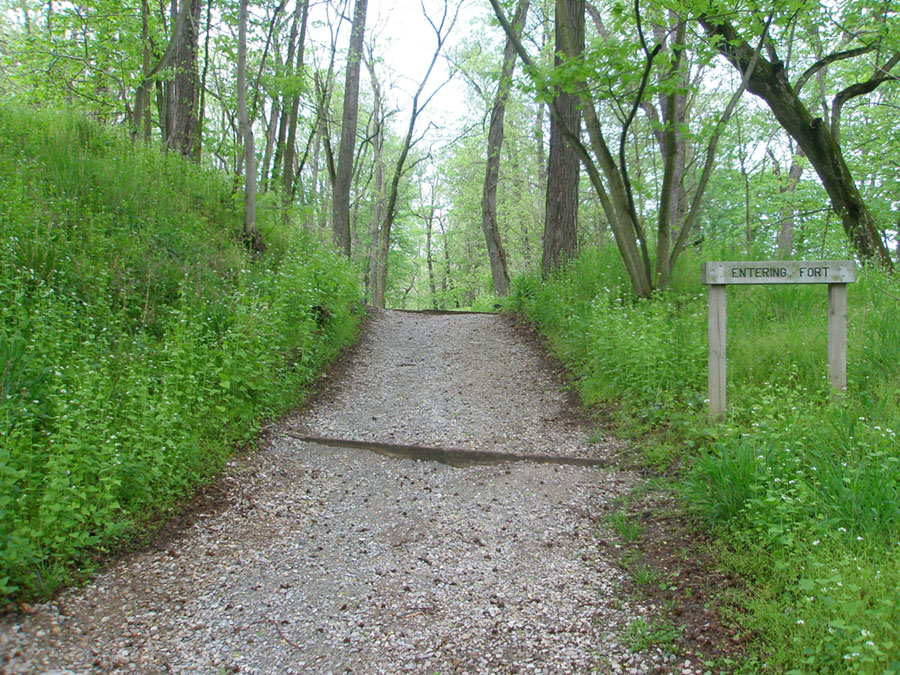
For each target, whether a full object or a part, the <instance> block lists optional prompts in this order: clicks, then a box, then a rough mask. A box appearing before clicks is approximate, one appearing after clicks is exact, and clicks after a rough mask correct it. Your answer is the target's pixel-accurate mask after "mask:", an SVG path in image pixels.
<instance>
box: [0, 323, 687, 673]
mask: <svg viewBox="0 0 900 675" xmlns="http://www.w3.org/2000/svg"><path fill="white" fill-rule="evenodd" d="M337 373H338V374H337V375H334V376H332V379H333V380H334V381H333V382H331V383H330V384H329V385H328V387H327V388H326V389H325V391H324V392H323V393H322V395H320V396H319V397H318V398H317V399H316V400H315V401H314V402H313V403H312V404H311V405H310V406H308V407H307V408H306V409H304V410H301V411H298V412H296V413H294V414H292V415H289V416H288V417H286V418H285V419H283V420H282V421H280V422H279V423H278V424H275V425H273V427H272V428H271V429H270V430H269V432H268V434H267V436H266V441H265V442H264V443H263V445H262V447H261V448H260V449H259V450H258V451H256V452H254V453H253V454H252V455H251V456H249V457H247V458H244V459H241V460H239V461H234V462H232V463H231V464H230V465H229V467H228V470H227V474H226V477H225V478H224V480H223V481H222V483H221V484H222V486H223V487H224V489H225V491H226V493H227V501H228V506H227V507H226V508H223V509H220V510H218V511H214V512H210V513H205V514H204V513H200V514H198V517H197V518H196V520H195V522H194V523H193V524H192V525H191V526H190V527H188V528H186V529H185V530H184V531H183V532H182V533H181V535H180V536H177V537H175V538H174V539H171V540H169V541H167V542H166V543H165V544H164V545H159V546H156V547H153V548H151V549H149V550H144V551H141V552H139V553H135V554H132V555H130V556H129V557H127V558H125V559H122V560H120V561H119V562H117V563H116V564H114V565H113V566H111V567H110V568H109V569H108V570H106V571H105V572H103V573H102V574H100V575H99V576H98V577H97V578H96V579H95V580H94V581H92V582H91V583H89V584H88V585H86V586H84V587H82V588H78V589H72V590H70V591H67V592H66V593H64V594H62V595H61V596H59V597H58V598H57V599H55V600H53V601H51V602H48V603H45V604H42V605H38V606H36V607H34V608H33V610H32V611H33V613H31V614H18V615H15V616H8V617H5V618H3V619H2V620H0V672H3V673H32V672H44V673H88V672H140V673H162V672H175V673H236V672H241V673H373V674H374V673H589V672H601V673H609V672H615V673H619V672H623V673H625V672H628V673H645V672H678V673H690V672H694V666H693V665H692V664H691V663H690V662H684V661H682V660H680V659H676V658H675V657H674V656H673V655H670V654H667V653H665V652H664V651H662V650H660V649H658V648H654V647H651V648H646V649H644V650H643V651H633V649H632V647H637V646H638V645H636V644H635V640H634V639H629V637H628V636H629V634H631V635H632V636H633V634H634V631H633V630H632V631H630V630H629V627H633V626H634V625H646V624H636V623H635V622H638V621H639V620H640V621H645V622H648V623H649V622H650V621H651V620H652V608H650V607H647V606H644V605H643V604H642V603H641V602H640V601H639V600H636V599H634V598H633V597H629V595H628V594H627V593H625V591H624V589H625V588H626V586H627V579H626V578H625V575H624V573H623V572H622V571H621V566H620V565H619V564H618V562H617V560H618V554H617V551H616V548H617V547H616V545H615V544H614V543H611V541H612V540H613V539H612V537H610V536H609V534H608V533H607V532H606V530H605V526H604V524H603V521H604V514H605V513H606V512H607V511H608V510H609V509H610V508H611V502H613V501H614V500H615V499H617V498H619V497H621V496H623V495H625V494H627V492H628V490H629V489H630V487H631V485H632V484H633V482H634V477H633V476H632V475H631V474H629V473H627V472H624V471H615V470H609V469H598V468H593V467H583V466H564V465H553V464H535V463H531V462H509V463H503V464H499V465H491V466H469V467H466V468H454V467H451V466H447V465H444V464H440V463H436V462H429V461H411V460H397V459H390V458H386V457H383V456H381V455H378V454H375V453H371V452H368V451H366V450H359V449H343V448H334V447H326V446H323V445H317V444H312V443H306V442H302V441H299V440H297V438H296V435H298V434H299V433H302V434H309V435H318V436H327V437H333V438H344V439H349V440H358V441H379V442H388V443H391V442H397V443H407V444H414V445H426V446H442V447H458V448H466V449H470V450H490V451H492V452H496V451H507V452H515V453H532V454H542V455H553V456H558V457H590V458H598V459H604V458H605V459H610V458H611V456H612V453H613V452H614V451H616V450H620V448H619V447H618V446H617V445H616V444H615V443H614V442H613V441H611V440H609V439H600V440H597V439H591V438H590V428H589V427H588V426H586V425H585V424H584V422H583V420H581V419H580V418H579V415H578V413H577V410H576V409H574V408H573V407H572V404H571V402H570V400H569V398H568V396H567V394H566V392H565V391H563V390H562V389H561V387H560V382H559V380H558V378H557V376H556V374H555V372H554V370H553V368H552V367H550V366H549V365H548V364H547V363H546V362H545V360H544V357H543V356H542V354H541V353H540V350H539V349H537V348H536V347H535V346H534V343H533V341H530V340H527V339H524V338H522V337H521V335H520V332H519V331H517V330H516V329H515V327H514V326H513V325H512V324H511V323H510V322H509V321H508V320H507V319H505V318H503V317H498V316H487V315H458V316H444V315H422V314H409V313H401V312H382V313H378V314H376V315H375V316H374V318H373V319H372V320H371V321H370V322H369V325H368V328H367V330H366V332H365V334H364V336H363V339H362V340H361V342H360V344H359V345H358V346H357V348H356V349H355V350H354V352H353V353H352V354H351V355H350V356H349V357H348V358H347V360H346V362H345V363H344V365H343V366H342V367H341V368H340V369H338V371H337Z"/></svg>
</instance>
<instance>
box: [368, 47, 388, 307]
mask: <svg viewBox="0 0 900 675" xmlns="http://www.w3.org/2000/svg"><path fill="white" fill-rule="evenodd" d="M366 67H367V68H368V70H369V78H370V79H371V81H372V100H373V106H374V109H373V119H374V121H375V133H374V135H373V136H372V151H373V154H374V162H375V204H374V207H373V210H372V246H371V249H370V251H369V290H370V291H371V294H370V295H371V298H372V304H373V305H374V306H376V307H377V306H378V305H377V303H376V301H377V299H378V297H379V294H378V293H376V290H375V285H376V279H377V277H378V252H379V245H378V241H379V237H380V236H381V219H382V217H383V216H384V123H385V117H384V108H383V104H382V96H381V83H380V82H379V80H378V75H377V73H376V72H375V59H374V57H373V56H372V54H371V53H370V54H369V58H367V59H366ZM380 295H381V297H383V296H384V291H383V290H382V291H381V293H380Z"/></svg>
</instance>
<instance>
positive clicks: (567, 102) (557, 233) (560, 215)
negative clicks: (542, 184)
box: [508, 0, 585, 274]
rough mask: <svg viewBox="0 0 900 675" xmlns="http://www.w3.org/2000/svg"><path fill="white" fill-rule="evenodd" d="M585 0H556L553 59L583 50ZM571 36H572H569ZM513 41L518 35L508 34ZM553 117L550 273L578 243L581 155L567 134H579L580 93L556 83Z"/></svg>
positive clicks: (546, 259) (546, 266) (547, 232)
mask: <svg viewBox="0 0 900 675" xmlns="http://www.w3.org/2000/svg"><path fill="white" fill-rule="evenodd" d="M584 13H585V4H584V0H556V49H555V57H554V62H555V64H556V65H557V66H561V65H562V64H563V63H564V60H565V59H566V58H572V57H577V56H579V55H580V54H581V53H582V52H583V51H584ZM566 36H568V38H569V39H566ZM508 40H509V42H510V43H511V44H515V42H514V41H515V38H513V37H508ZM553 107H554V109H555V111H556V114H555V115H553V116H552V118H551V120H550V155H549V166H548V169H547V199H546V213H545V216H544V255H543V258H542V260H541V270H542V271H543V273H544V274H549V273H550V272H551V271H553V270H554V269H555V268H557V267H558V266H559V265H560V264H561V263H563V262H565V261H566V259H568V258H571V257H574V255H575V252H576V249H577V246H578V235H577V232H576V221H577V219H578V175H579V158H578V154H577V151H576V149H575V148H574V147H573V146H572V144H571V143H570V142H569V140H568V139H567V137H566V134H567V132H568V134H569V135H573V134H574V135H578V134H579V133H580V131H579V130H580V128H581V111H580V102H579V97H578V96H577V95H576V94H574V93H572V92H567V91H565V90H563V88H562V87H557V88H556V90H555V92H554V98H553Z"/></svg>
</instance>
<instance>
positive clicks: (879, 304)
mask: <svg viewBox="0 0 900 675" xmlns="http://www.w3.org/2000/svg"><path fill="white" fill-rule="evenodd" d="M610 249H611V247H610V248H609V249H607V251H605V252H603V253H598V252H597V251H586V252H585V253H584V254H582V256H581V257H580V258H579V259H578V260H577V261H574V262H573V263H572V264H571V265H570V266H569V267H568V268H567V269H566V270H565V271H564V272H563V273H561V274H559V275H558V276H557V277H555V278H553V279H551V280H549V281H547V282H546V283H541V281H540V279H539V278H538V277H525V278H520V279H518V280H517V281H516V283H515V284H514V290H513V293H512V296H511V298H510V300H509V302H510V304H511V305H512V307H513V308H514V309H516V310H517V311H519V312H521V313H522V314H524V315H525V316H526V317H528V319H529V320H530V321H532V322H533V323H535V324H536V325H537V326H538V328H539V329H540V330H541V331H542V332H543V333H544V334H545V335H546V336H547V338H548V340H549V342H550V344H551V346H552V348H553V350H554V351H555V352H556V353H557V354H558V355H559V356H560V357H561V358H562V359H563V361H564V362H565V363H566V365H567V367H568V368H569V371H570V373H571V375H572V377H573V378H574V380H575V381H576V382H577V386H578V387H579V389H580V392H581V395H582V397H583V399H584V401H585V403H586V404H587V405H603V404H610V403H611V404H613V405H614V406H615V409H616V411H617V412H616V415H617V418H618V421H619V423H620V424H621V427H622V430H623V432H624V433H627V434H635V435H638V436H640V437H642V438H643V439H644V440H643V441H642V442H643V445H644V461H645V462H646V463H647V464H649V465H651V466H653V467H654V468H657V469H672V468H676V469H677V470H678V472H679V475H680V476H681V483H680V494H681V495H682V496H683V498H684V500H685V504H686V506H687V508H689V509H690V510H692V511H694V512H695V513H697V514H698V516H699V517H700V518H701V519H702V520H703V522H705V523H707V524H708V526H709V527H710V528H712V529H713V530H714V531H715V532H716V533H717V535H718V536H719V537H720V540H721V541H722V542H723V543H724V546H723V547H722V550H723V551H728V553H723V554H722V557H721V563H722V565H723V566H727V567H730V568H732V569H735V570H737V571H738V572H740V574H741V575H742V577H743V578H744V579H746V580H747V581H748V582H749V588H748V590H747V593H746V595H744V596H743V597H741V598H740V599H739V602H740V603H741V604H742V605H743V607H744V608H745V609H746V610H748V611H747V612H746V613H744V614H741V615H740V617H739V620H740V621H741V622H742V624H743V625H744V626H745V627H746V628H747V629H748V630H751V631H753V632H754V633H755V634H757V635H758V636H759V656H760V661H759V663H760V664H765V666H766V668H767V669H769V670H772V671H775V672H782V671H796V672H804V673H844V672H863V673H882V672H900V595H898V593H897V588H900V442H898V440H897V435H898V434H900V394H898V392H900V300H898V298H900V281H898V280H897V279H896V278H895V279H889V278H885V276H884V275H882V274H880V273H879V272H877V271H872V270H868V271H864V272H863V273H862V274H861V277H860V280H859V282H858V283H855V284H852V285H851V286H850V290H849V327H848V331H849V348H848V378H849V389H848V391H847V392H846V394H844V395H843V396H841V397H839V398H834V397H832V396H831V394H830V391H829V387H828V380H827V364H826V342H827V335H826V321H827V298H826V293H825V290H824V288H823V287H820V286H785V287H752V288H733V289H731V290H730V291H729V297H728V341H729V342H728V380H729V390H728V396H729V411H728V417H727V420H726V421H725V422H724V423H722V424H718V425H710V424H709V423H708V422H707V419H706V406H705V398H706V316H707V309H706V295H705V287H703V286H701V285H700V282H699V276H700V273H699V267H700V258H699V257H697V258H695V259H686V260H683V261H681V262H680V263H679V264H680V268H679V272H678V277H677V278H676V279H675V282H674V284H673V288H672V289H671V290H670V291H667V292H665V293H662V294H660V295H659V296H658V297H656V298H655V299H654V300H652V301H636V300H634V299H632V297H631V294H630V293H629V290H628V284H627V282H626V281H625V279H624V278H623V277H622V275H621V272H620V271H619V270H620V269H621V265H620V263H619V262H618V261H617V260H616V258H615V251H614V250H610ZM713 258H715V259H723V258H722V257H721V255H720V254H716V255H715V256H712V257H710V256H707V257H706V258H705V259H713ZM647 431H650V432H651V433H650V434H649V435H641V434H642V432H647ZM758 667H761V666H759V665H757V666H755V668H758Z"/></svg>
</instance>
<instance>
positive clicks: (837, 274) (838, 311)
mask: <svg viewBox="0 0 900 675" xmlns="http://www.w3.org/2000/svg"><path fill="white" fill-rule="evenodd" d="M702 275H703V283H704V284H707V285H708V286H709V418H710V419H711V420H717V419H721V418H722V417H723V416H724V415H725V382H726V378H725V325H726V315H725V286H728V285H731V284H744V285H746V284H828V376H829V379H830V380H831V386H832V388H833V389H835V390H836V391H842V390H844V389H846V388H847V284H849V283H852V282H854V281H856V264H855V263H854V262H853V261H852V260H814V261H800V260H775V261H760V262H708V263H703V269H702Z"/></svg>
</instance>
